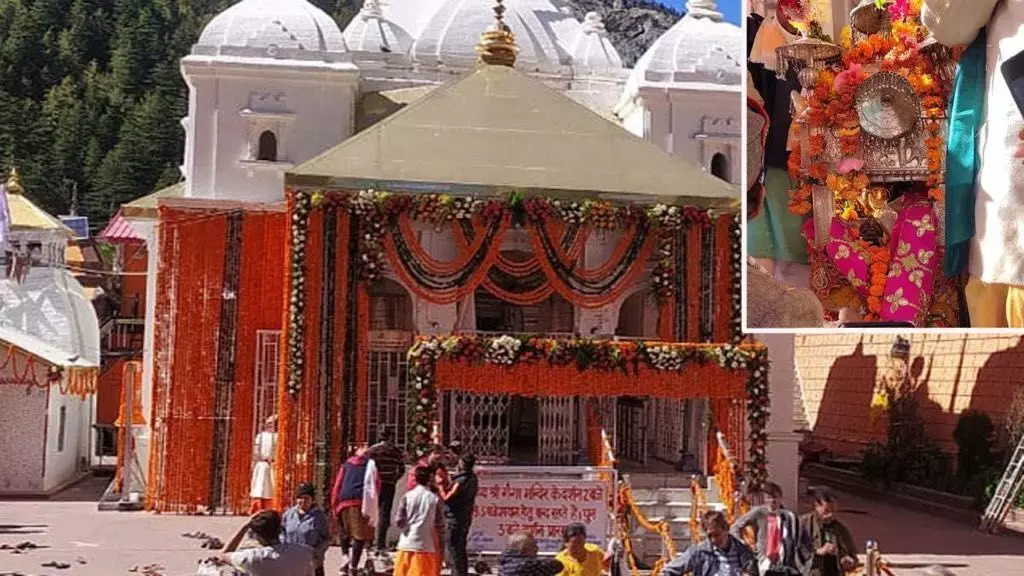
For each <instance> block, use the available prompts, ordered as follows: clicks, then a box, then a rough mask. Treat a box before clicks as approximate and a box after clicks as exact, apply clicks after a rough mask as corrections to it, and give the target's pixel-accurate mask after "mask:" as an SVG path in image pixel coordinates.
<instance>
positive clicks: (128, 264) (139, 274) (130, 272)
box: [120, 242, 148, 318]
mask: <svg viewBox="0 0 1024 576" xmlns="http://www.w3.org/2000/svg"><path fill="white" fill-rule="evenodd" d="M122 250H123V252H122V254H123V266H124V271H125V275H124V276H122V277H121V311H120V313H121V318H143V317H144V316H145V315H146V275H145V274H146V272H147V271H148V269H147V254H146V245H145V244H144V243H142V242H139V243H137V244H125V245H124V246H123V247H122ZM136 296H138V298H139V305H138V314H133V313H132V312H133V310H132V302H133V300H134V298H135V297H136Z"/></svg>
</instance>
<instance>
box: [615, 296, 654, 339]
mask: <svg viewBox="0 0 1024 576" xmlns="http://www.w3.org/2000/svg"><path fill="white" fill-rule="evenodd" d="M615 335H616V336H622V337H624V338H657V336H658V308H657V306H655V305H654V293H653V292H651V291H650V290H649V289H643V290H638V291H636V292H634V293H633V294H631V295H630V296H629V297H628V298H626V299H625V300H623V302H622V306H620V307H619V320H618V323H617V325H616V326H615Z"/></svg>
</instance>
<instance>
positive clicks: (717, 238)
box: [121, 0, 796, 512]
mask: <svg viewBox="0 0 1024 576" xmlns="http://www.w3.org/2000/svg"><path fill="white" fill-rule="evenodd" d="M498 4H499V5H500V6H502V8H504V11H503V12H501V13H499V21H500V22H504V23H505V24H504V25H503V26H504V28H503V29H502V28H494V26H496V24H495V11H494V10H493V9H492V8H493V6H489V5H487V3H479V2H474V3H470V2H461V1H456V0H432V1H429V2H411V1H405V0H394V1H392V2H389V3H387V4H386V5H384V4H383V3H381V2H377V1H375V0H367V2H366V4H365V6H364V8H363V10H362V11H361V13H360V14H359V15H358V16H357V17H356V18H355V19H354V20H353V21H352V22H351V23H350V24H349V26H348V27H347V28H346V29H345V30H344V31H342V30H340V29H338V27H337V26H336V25H335V24H334V22H333V21H332V20H331V19H330V18H329V17H327V16H326V15H325V14H323V13H322V12H320V11H319V10H318V9H317V8H315V7H314V6H312V5H311V4H309V3H307V2H305V1H304V0H287V1H281V2H275V3H272V4H271V3H267V2H261V1H257V0H243V1H241V2H239V3H237V4H235V5H234V6H232V7H231V8H229V9H228V10H226V11H225V12H224V13H223V14H221V15H219V16H217V17H216V18H214V19H213V20H212V21H211V22H210V24H209V25H208V27H207V28H206V29H205V30H204V31H203V33H202V35H201V36H200V39H199V41H198V42H197V44H196V45H195V46H194V48H193V50H192V53H191V54H190V55H188V56H186V57H185V58H184V59H183V61H182V73H183V75H184V77H185V79H186V81H187V83H188V85H189V88H190V105H189V115H188V117H186V118H185V119H183V121H182V124H183V126H184V127H185V130H186V135H187V137H186V149H185V154H184V163H183V165H182V173H183V182H181V183H180V184H177V185H175V186H173V187H171V188H168V189H165V190H161V191H159V192H157V193H155V194H153V195H151V196H149V197H146V198H142V199H140V200H137V201H135V202H132V203H129V204H127V205H125V206H123V207H122V211H121V214H122V216H123V217H124V218H126V219H128V220H129V221H130V222H131V223H132V226H133V227H134V229H135V230H136V232H137V233H138V234H139V236H141V237H143V238H145V239H146V246H147V252H148V254H149V275H148V282H149V285H148V288H147V295H146V298H145V305H146V327H147V330H146V336H145V339H146V346H145V354H144V362H143V386H142V392H141V397H142V404H143V409H144V410H143V411H144V413H145V414H146V415H147V419H146V421H147V425H146V426H144V427H141V428H140V429H139V431H138V433H137V435H136V440H137V446H138V450H139V455H140V460H141V461H142V462H144V467H145V468H146V476H147V478H146V492H147V493H146V496H147V506H148V507H150V508H151V509H155V510H162V511H182V512H184V511H190V510H195V509H197V508H200V507H205V508H212V509H224V510H228V511H236V512H241V511H244V509H246V508H247V506H248V482H249V474H250V471H251V467H252V438H253V437H254V436H255V434H256V433H257V432H258V431H259V430H260V429H261V427H262V426H263V422H264V421H265V420H266V418H268V417H269V416H271V415H277V416H278V426H279V429H278V434H279V436H280V444H279V447H278V455H279V459H278V462H276V463H275V473H276V481H277V482H278V483H279V490H281V491H282V492H281V493H282V494H287V493H289V492H287V490H289V489H290V488H289V487H290V486H293V485H294V484H295V482H298V481H304V480H310V481H314V482H315V483H317V484H318V485H320V486H321V487H322V488H323V487H326V482H327V481H328V477H329V476H330V475H331V474H332V473H333V471H334V468H335V467H336V465H337V463H338V460H339V457H340V453H341V452H342V451H343V450H344V448H345V446H347V445H349V444H358V443H365V442H369V441H371V440H374V439H375V437H376V436H377V435H378V434H379V433H380V432H381V431H382V430H385V429H386V430H390V431H393V432H394V433H395V434H396V437H397V438H398V439H399V440H400V443H401V444H402V445H403V446H404V447H406V448H407V449H409V450H410V452H413V453H416V452H420V451H422V450H423V449H425V447H426V446H428V445H429V444H430V443H432V442H437V441H442V442H449V441H453V440H459V441H460V442H462V443H463V444H464V445H466V446H468V448H469V449H470V450H472V451H473V452H474V453H476V454H478V455H479V456H480V457H481V458H482V459H483V460H484V461H486V462H489V463H491V464H493V465H517V464H518V465H521V464H529V465H548V466H580V465H591V466H607V465H610V464H611V463H612V459H614V461H615V462H616V463H617V465H618V466H619V468H620V469H622V470H625V471H629V470H633V471H638V472H639V471H645V470H661V471H664V472H665V473H667V474H668V475H678V474H679V472H680V471H687V472H693V473H699V474H703V475H712V474H714V473H715V471H716V469H721V467H720V466H719V464H720V460H721V451H720V449H719V442H718V440H717V438H719V435H718V434H717V433H721V436H720V437H721V438H722V439H723V440H724V441H725V442H726V443H727V445H728V446H730V448H731V454H732V458H733V459H734V460H733V461H732V462H731V463H732V464H733V465H734V466H730V467H729V468H730V469H732V468H733V467H734V468H735V469H737V470H743V471H747V470H749V471H753V473H752V477H753V479H754V480H755V481H760V480H763V479H764V476H765V474H767V473H768V469H767V468H766V466H768V464H767V463H766V458H765V454H766V453H767V452H770V451H771V450H772V448H771V446H769V444H770V442H769V440H768V439H769V437H773V436H771V434H772V433H771V431H770V430H769V428H771V429H774V428H779V429H780V430H788V431H790V432H791V430H792V425H791V424H792V423H791V415H792V406H791V404H792V402H789V404H790V409H789V411H788V414H789V417H788V418H789V419H790V422H781V423H776V422H774V421H773V422H771V423H769V420H768V412H769V410H768V396H769V384H768V369H767V364H766V362H767V352H766V350H765V347H764V346H763V345H761V344H757V343H751V342H743V341H741V335H740V333H739V325H740V320H739V302H740V298H739V292H738V290H739V278H738V271H739V264H738V258H739V256H738V250H739V243H738V242H739V240H738V228H737V221H736V213H737V212H738V209H739V190H738V189H739V180H740V160H741V155H740V146H741V144H740V110H741V107H740V100H741V96H740V95H741V84H740V83H741V81H742V78H743V76H742V74H743V62H744V59H743V58H742V55H743V50H742V43H741V42H742V34H741V30H740V28H739V27H738V26H735V25H732V24H729V23H727V22H724V21H723V20H722V16H721V14H720V13H719V12H718V11H717V8H716V6H715V3H714V2H713V1H697V0H693V1H691V2H689V6H688V13H687V15H686V16H685V17H684V18H683V19H681V20H680V22H679V23H678V24H677V25H676V26H675V27H673V28H672V29H671V30H670V31H669V32H667V33H666V34H665V35H664V36H663V37H662V38H661V39H659V40H658V41H656V42H655V43H654V45H653V46H652V47H651V48H650V49H649V51H648V52H647V54H645V55H644V56H643V57H642V58H641V59H640V60H639V62H638V63H637V66H636V67H635V68H633V69H632V70H629V69H625V68H623V67H622V63H621V59H620V58H619V56H618V55H617V54H616V52H615V49H614V47H612V46H611V44H610V43H609V42H608V39H607V36H606V34H605V32H604V30H603V25H602V23H601V20H600V17H599V16H598V15H596V14H591V15H588V16H587V18H586V19H585V21H583V22H579V21H577V20H576V19H575V18H573V17H572V16H571V14H569V12H568V9H567V7H566V6H565V5H564V4H563V3H562V2H560V1H559V0H507V1H506V2H504V3H498ZM485 30H487V32H486V33H485V34H484V39H483V40H481V32H483V31H485ZM506 34H507V35H508V36H506ZM488 38H489V40H488ZM509 38H514V40H509ZM503 39H504V40H503ZM503 41H504V42H506V43H505V44H502V42H503ZM481 58H482V59H483V61H482V62H481V61H479V60H480V59H481ZM492 370H493V372H492ZM776 386H780V387H782V389H783V390H784V392H783V393H782V394H783V395H782V397H783V398H784V399H787V398H792V397H793V395H792V381H791V379H790V380H789V381H787V382H778V383H777V382H775V381H774V380H773V381H772V382H771V387H772V389H773V390H772V393H773V394H774V393H775V387H776ZM787 386H788V387H787ZM783 413H784V414H785V413H786V411H785V410H783ZM150 415H151V416H152V417H149V416H150ZM184 462H187V463H189V465H188V466H182V463H184ZM770 466H771V467H772V468H781V469H789V468H792V475H793V479H794V482H793V484H794V489H795V470H796V447H795V443H792V444H790V445H787V447H786V448H785V449H784V450H782V451H781V452H779V456H778V458H777V459H775V460H773V462H772V463H771V464H770ZM773 473H774V470H773ZM686 482H687V481H686V480H682V479H681V480H680V486H685V485H686Z"/></svg>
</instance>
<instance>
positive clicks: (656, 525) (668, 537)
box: [617, 481, 678, 576]
mask: <svg viewBox="0 0 1024 576" xmlns="http://www.w3.org/2000/svg"><path fill="white" fill-rule="evenodd" d="M619 501H620V502H621V503H622V510H623V513H622V514H621V515H620V519H619V522H618V523H617V525H618V533H619V534H618V535H619V539H620V540H621V541H622V545H623V548H624V549H625V553H626V562H627V564H628V566H629V572H630V574H631V575H632V576H637V575H638V574H639V573H640V569H639V568H638V567H637V565H636V556H635V555H634V553H633V535H632V531H631V529H630V526H629V521H628V520H627V513H628V514H631V515H632V516H633V518H635V519H636V521H637V524H639V525H640V526H642V527H643V528H644V529H645V530H647V531H649V532H653V533H655V534H657V535H659V536H661V542H662V545H663V549H664V551H665V553H664V554H662V556H661V558H658V560H657V561H656V562H655V563H654V566H652V567H651V572H650V576H658V574H660V573H661V570H662V569H663V568H664V567H665V563H666V561H667V560H668V559H671V558H675V556H676V554H677V553H678V550H676V543H675V542H674V541H673V540H672V532H671V526H670V525H669V523H668V521H667V520H662V521H660V522H652V521H651V520H650V519H648V518H647V516H646V515H644V513H643V512H642V511H641V510H640V507H639V506H637V504H636V500H635V499H634V498H633V491H632V490H631V489H630V487H629V483H628V482H625V481H623V482H620V483H619Z"/></svg>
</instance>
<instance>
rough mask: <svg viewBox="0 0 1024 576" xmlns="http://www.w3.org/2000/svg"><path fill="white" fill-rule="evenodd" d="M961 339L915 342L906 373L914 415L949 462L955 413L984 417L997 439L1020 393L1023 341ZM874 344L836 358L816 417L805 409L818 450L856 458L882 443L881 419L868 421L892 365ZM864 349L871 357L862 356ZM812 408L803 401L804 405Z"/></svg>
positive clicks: (872, 417)
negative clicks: (976, 412) (969, 412)
mask: <svg viewBox="0 0 1024 576" xmlns="http://www.w3.org/2000/svg"><path fill="white" fill-rule="evenodd" d="M865 338H868V340H867V341H865ZM961 338H962V339H959V341H958V340H957V339H950V338H943V337H940V338H925V339H923V340H921V341H918V342H914V350H915V353H916V356H915V357H914V359H913V360H912V361H911V364H910V373H909V377H910V382H909V384H910V386H911V390H912V391H913V397H914V399H915V400H916V404H917V407H916V411H917V414H918V415H919V416H920V417H921V419H922V420H923V421H924V424H925V427H926V430H927V434H928V436H929V438H931V439H932V440H933V441H935V442H936V443H938V444H939V445H940V446H941V447H942V449H943V450H944V451H945V452H947V453H949V454H955V453H956V444H955V442H954V440H953V430H954V429H955V427H956V424H957V419H958V418H959V416H960V414H961V413H963V412H964V411H966V410H967V409H976V410H980V411H982V412H985V413H987V414H988V415H989V416H990V417H991V419H992V422H993V424H994V425H995V426H996V429H997V430H1000V431H1001V430H1002V429H1003V428H1004V424H1005V422H1006V417H1007V415H1008V412H1009V410H1010V407H1011V406H1012V405H1013V402H1014V396H1015V395H1016V394H1018V393H1022V392H1024V338H1014V339H1012V340H1011V339H1007V338H1005V337H997V336H993V335H970V336H962V337H961ZM850 343H851V344H852V342H850ZM879 344H882V342H879V341H878V340H877V339H871V338H870V337H861V339H860V341H859V342H858V343H857V344H856V347H855V348H854V349H853V351H852V353H850V354H848V355H845V356H840V357H838V358H836V359H835V360H834V362H832V363H831V365H830V366H829V369H828V376H827V378H826V379H823V380H818V382H819V383H820V384H818V386H819V390H820V398H818V400H819V402H818V403H817V404H818V405H817V407H816V410H814V409H813V408H812V407H810V406H809V407H808V409H809V411H813V412H814V413H816V414H817V417H816V418H812V422H813V426H812V434H813V438H814V441H815V443H816V444H821V445H823V447H825V448H827V449H828V451H829V452H831V453H832V454H834V455H835V456H837V457H840V458H860V454H861V451H862V450H863V449H864V448H866V447H867V446H868V445H869V444H870V443H872V442H874V441H876V440H877V441H884V440H885V437H886V426H885V419H884V418H879V414H878V412H875V413H874V414H873V413H872V406H871V405H872V399H873V397H874V392H875V390H876V386H877V384H878V383H879V382H880V381H881V380H882V379H883V378H884V377H885V376H886V374H887V372H888V367H889V363H890V362H891V360H890V358H889V357H888V355H887V354H884V355H883V353H882V347H881V346H879ZM865 346H866V347H867V349H868V350H870V351H873V352H876V353H877V355H875V354H866V353H865ZM1008 346H1009V347H1008ZM847 350H848V349H847ZM885 350H886V351H887V350H888V346H887V345H886V346H885ZM826 353H827V352H826ZM818 366H821V364H818ZM806 395H807V392H806V390H805V396H806ZM813 400H814V399H813V398H811V397H806V398H805V401H807V402H808V403H809V404H813Z"/></svg>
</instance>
